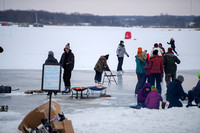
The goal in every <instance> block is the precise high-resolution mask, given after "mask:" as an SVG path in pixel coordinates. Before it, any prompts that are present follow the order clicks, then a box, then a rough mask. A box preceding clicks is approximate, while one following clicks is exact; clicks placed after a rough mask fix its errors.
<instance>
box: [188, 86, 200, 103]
mask: <svg viewBox="0 0 200 133" xmlns="http://www.w3.org/2000/svg"><path fill="white" fill-rule="evenodd" d="M193 101H195V103H196V104H198V103H200V87H197V88H194V90H189V91H188V103H192V102H193Z"/></svg>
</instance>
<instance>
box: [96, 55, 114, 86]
mask: <svg viewBox="0 0 200 133" xmlns="http://www.w3.org/2000/svg"><path fill="white" fill-rule="evenodd" d="M108 58H109V54H107V55H104V56H101V57H100V58H99V60H98V61H97V63H96V65H95V67H94V70H95V72H96V74H95V77H94V80H95V83H98V84H99V85H100V84H101V77H102V73H103V71H104V70H110V69H109V67H108V64H107V60H108Z"/></svg>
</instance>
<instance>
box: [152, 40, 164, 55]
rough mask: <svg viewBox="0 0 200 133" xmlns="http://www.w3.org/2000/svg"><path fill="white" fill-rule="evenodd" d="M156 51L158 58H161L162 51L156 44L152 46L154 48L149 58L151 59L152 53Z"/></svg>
mask: <svg viewBox="0 0 200 133" xmlns="http://www.w3.org/2000/svg"><path fill="white" fill-rule="evenodd" d="M155 50H158V56H159V57H162V56H163V53H164V52H163V51H162V49H161V48H160V47H159V46H158V44H157V43H155V44H154V47H153V48H152V50H151V52H150V58H153V51H155Z"/></svg>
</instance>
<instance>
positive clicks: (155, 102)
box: [145, 91, 162, 109]
mask: <svg viewBox="0 0 200 133" xmlns="http://www.w3.org/2000/svg"><path fill="white" fill-rule="evenodd" d="M160 101H162V96H161V95H160V93H158V92H157V91H151V92H150V93H149V94H148V96H147V98H146V100H145V105H146V107H147V108H149V109H158V108H159V105H160Z"/></svg>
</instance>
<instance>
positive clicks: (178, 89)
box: [167, 79, 188, 107]
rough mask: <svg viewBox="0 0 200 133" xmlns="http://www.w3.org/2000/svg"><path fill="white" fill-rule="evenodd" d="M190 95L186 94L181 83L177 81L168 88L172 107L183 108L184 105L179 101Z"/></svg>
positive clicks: (168, 96) (168, 97)
mask: <svg viewBox="0 0 200 133" xmlns="http://www.w3.org/2000/svg"><path fill="white" fill-rule="evenodd" d="M187 96H188V95H187V94H186V93H185V92H184V90H183V87H182V85H181V82H180V81H178V80H177V79H175V80H174V81H172V82H170V83H169V84H168V86H167V101H169V102H170V105H169V106H170V107H182V106H183V104H182V103H181V102H180V101H179V99H181V100H184V99H185V98H186V97H187Z"/></svg>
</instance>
